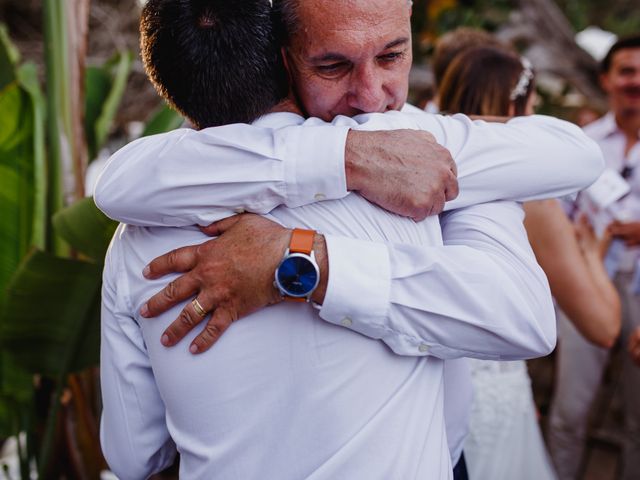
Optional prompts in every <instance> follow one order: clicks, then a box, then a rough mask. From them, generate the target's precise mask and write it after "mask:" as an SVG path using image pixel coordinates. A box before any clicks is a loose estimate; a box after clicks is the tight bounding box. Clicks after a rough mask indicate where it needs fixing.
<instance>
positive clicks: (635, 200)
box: [584, 112, 640, 273]
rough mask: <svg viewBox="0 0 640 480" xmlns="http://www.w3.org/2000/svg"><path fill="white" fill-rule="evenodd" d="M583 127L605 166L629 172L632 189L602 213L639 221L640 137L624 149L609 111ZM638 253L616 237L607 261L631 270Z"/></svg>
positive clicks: (614, 267)
mask: <svg viewBox="0 0 640 480" xmlns="http://www.w3.org/2000/svg"><path fill="white" fill-rule="evenodd" d="M584 131H585V133H586V134H587V135H588V136H589V137H591V138H592V139H593V140H595V141H596V142H597V143H598V145H599V146H600V148H601V149H602V153H603V155H604V161H605V163H606V165H607V167H609V168H612V169H614V170H616V171H617V172H618V173H622V171H623V170H624V169H625V168H626V169H628V170H629V171H630V172H631V173H630V174H629V176H628V177H627V179H626V180H627V182H628V183H629V186H630V187H631V191H630V192H629V194H628V195H625V196H624V197H623V198H622V199H620V200H618V201H617V202H616V203H615V204H614V205H612V206H611V207H609V210H610V212H608V213H606V214H605V215H607V217H608V218H609V219H610V218H611V215H610V213H612V214H613V215H615V217H616V218H618V219H620V220H621V221H627V222H637V221H640V141H639V142H637V143H636V144H635V145H634V146H633V147H631V150H629V152H627V153H625V149H626V147H627V137H626V135H625V133H624V132H623V131H622V130H621V129H620V127H619V126H618V124H617V123H616V119H615V116H614V114H613V113H612V112H609V113H607V114H606V115H605V116H604V117H602V118H600V119H598V120H596V121H595V122H593V123H590V124H589V125H587V126H586V127H584ZM639 256H640V249H639V248H638V247H626V246H625V244H624V242H623V241H622V240H619V241H617V242H615V243H614V244H613V245H612V248H610V249H609V252H608V254H607V264H608V265H609V266H610V267H611V270H615V271H616V272H618V271H619V272H630V271H632V270H633V269H634V268H635V266H636V263H637V261H638V257H639ZM612 273H613V272H612Z"/></svg>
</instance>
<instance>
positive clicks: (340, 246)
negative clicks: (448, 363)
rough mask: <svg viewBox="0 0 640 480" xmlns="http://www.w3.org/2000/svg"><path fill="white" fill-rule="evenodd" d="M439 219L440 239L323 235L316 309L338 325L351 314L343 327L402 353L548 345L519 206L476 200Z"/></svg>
mask: <svg viewBox="0 0 640 480" xmlns="http://www.w3.org/2000/svg"><path fill="white" fill-rule="evenodd" d="M441 222H442V228H443V237H444V242H445V246H443V247H424V246H414V245H398V244H386V245H383V244H371V243H370V242H363V241H360V240H345V239H338V238H334V237H331V236H326V241H327V246H328V258H329V272H330V278H329V284H328V287H327V293H326V296H325V298H324V304H323V307H322V310H321V312H320V315H321V317H322V318H324V319H325V320H327V321H329V322H332V323H336V324H338V325H345V323H344V319H349V321H348V322H347V324H348V325H349V328H352V329H354V330H356V331H358V332H360V333H363V334H365V335H367V336H369V337H372V338H381V339H382V340H383V341H384V342H385V343H387V344H388V345H389V346H390V347H391V348H392V349H393V350H394V352H396V353H398V354H401V355H426V354H431V355H435V356H437V357H440V358H456V357H460V356H467V357H476V358H487V359H502V360H513V359H521V358H532V357H536V356H542V355H546V354H548V353H549V352H550V351H551V350H552V349H553V347H554V345H555V317H554V313H553V305H552V302H551V296H550V293H549V286H548V284H547V281H546V278H545V276H544V273H543V272H542V270H541V269H540V267H539V266H538V264H537V263H536V261H535V257H534V255H533V253H532V251H531V249H530V247H529V245H528V242H527V238H526V232H525V231H524V228H523V226H522V210H521V208H520V207H518V206H517V205H516V204H514V203H511V202H497V203H492V204H484V205H478V206H474V207H469V208H466V209H462V210H456V211H454V212H450V213H448V214H444V215H442V216H441ZM354 258H356V259H360V260H359V263H358V265H357V268H351V264H352V263H353V259H354ZM346 292H359V293H358V294H357V295H353V294H351V295H347V294H346Z"/></svg>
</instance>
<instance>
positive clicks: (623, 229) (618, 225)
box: [608, 221, 640, 247]
mask: <svg viewBox="0 0 640 480" xmlns="http://www.w3.org/2000/svg"><path fill="white" fill-rule="evenodd" d="M608 231H609V233H611V235H612V236H613V237H615V238H620V239H621V240H624V243H625V244H626V245H627V246H628V247H635V246H637V245H640V222H618V221H615V222H612V223H610V224H609V227H608Z"/></svg>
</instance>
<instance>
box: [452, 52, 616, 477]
mask: <svg viewBox="0 0 640 480" xmlns="http://www.w3.org/2000/svg"><path fill="white" fill-rule="evenodd" d="M439 94H440V108H441V109H442V110H443V111H445V112H447V113H458V112H460V113H465V114H467V115H478V116H492V117H496V116H497V117H512V116H521V115H531V114H532V113H533V112H534V104H535V102H536V94H535V78H534V72H533V70H532V68H531V65H530V64H529V63H528V62H527V61H526V60H525V59H521V58H520V57H519V56H517V55H516V54H515V53H513V52H511V51H509V50H508V49H505V48H502V47H478V48H471V49H469V48H467V49H465V50H464V51H462V52H461V53H459V54H458V55H457V56H456V57H455V58H454V59H453V61H452V62H451V64H450V66H449V67H448V68H447V69H446V71H445V73H444V75H443V79H442V82H441V84H440V90H439ZM524 208H525V212H526V220H525V226H526V228H527V233H528V234H529V238H530V242H531V244H532V247H533V250H534V252H535V254H536V257H537V259H538V261H539V262H540V264H541V266H542V268H543V269H544V270H545V273H546V274H547V276H548V277H549V281H550V284H551V290H552V292H553V294H554V297H555V298H556V301H557V302H558V304H559V305H560V306H561V307H562V308H563V309H565V310H566V311H567V312H569V314H570V316H571V319H572V321H573V322H574V323H575V325H576V327H577V328H578V329H579V330H580V331H581V332H583V334H584V335H585V336H587V337H588V338H589V339H590V340H591V341H593V342H596V343H598V344H600V345H610V344H612V343H613V342H614V340H615V338H616V336H617V333H618V330H619V324H620V313H619V311H620V306H619V300H618V298H617V294H616V292H615V289H614V287H613V285H612V284H611V282H610V281H609V279H608V276H607V273H606V270H605V268H604V265H603V262H602V260H601V254H600V252H601V250H602V248H601V245H600V243H599V241H598V240H597V239H596V237H595V235H594V232H593V230H592V229H591V227H590V225H589V224H588V223H587V222H586V220H585V219H584V218H582V219H581V220H580V222H578V224H577V225H576V226H574V225H572V224H571V222H570V221H569V219H568V218H567V217H566V215H565V213H564V211H563V209H562V208H561V206H560V204H559V202H558V201H557V200H545V201H538V202H530V203H527V204H525V206H524ZM470 362H471V369H472V378H473V386H474V394H475V398H474V403H473V409H472V413H471V421H470V433H469V437H468V439H467V441H466V443H465V446H464V451H465V456H466V459H467V466H468V470H469V478H472V479H474V478H475V479H485V478H486V479H488V478H491V479H496V480H499V479H513V478H518V479H528V478H530V479H532V480H533V479H536V480H540V479H552V478H556V476H555V473H554V470H553V468H552V466H551V463H550V461H549V458H548V454H547V452H546V449H545V446H544V442H543V439H542V435H541V432H540V427H539V425H538V421H537V414H536V409H535V405H534V402H533V396H532V392H531V381H530V378H529V375H528V373H527V367H526V364H525V362H524V361H517V362H498V361H487V360H473V359H472V360H470Z"/></svg>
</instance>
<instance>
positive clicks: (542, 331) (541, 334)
mask: <svg viewBox="0 0 640 480" xmlns="http://www.w3.org/2000/svg"><path fill="white" fill-rule="evenodd" d="M540 307H541V308H539V309H537V310H536V309H534V310H532V313H531V318H530V319H529V322H528V323H529V325H531V326H532V332H531V334H530V335H529V338H530V351H529V354H528V358H538V357H546V356H547V355H549V354H550V353H551V352H553V350H554V349H555V348H556V342H557V340H558V333H557V330H556V316H555V311H554V309H553V302H552V301H551V297H550V296H549V299H548V301H545V302H543V303H542V304H541V306H540Z"/></svg>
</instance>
